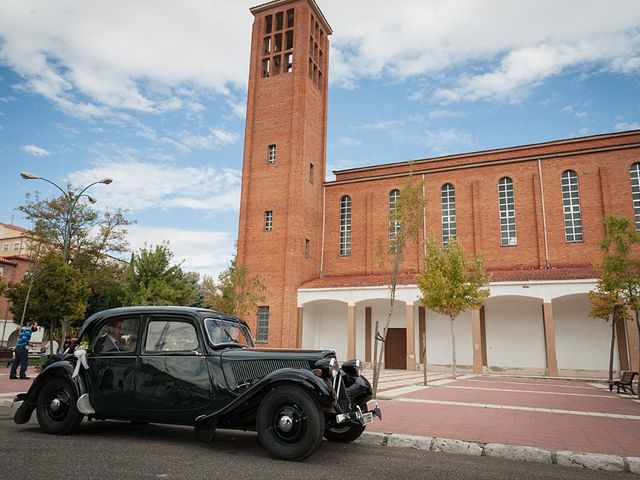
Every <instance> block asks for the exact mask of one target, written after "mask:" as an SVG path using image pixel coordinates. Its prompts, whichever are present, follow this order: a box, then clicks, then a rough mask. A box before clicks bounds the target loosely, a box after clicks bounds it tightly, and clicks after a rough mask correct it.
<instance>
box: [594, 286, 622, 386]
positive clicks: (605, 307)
mask: <svg viewBox="0 0 640 480" xmlns="http://www.w3.org/2000/svg"><path fill="white" fill-rule="evenodd" d="M589 301H590V302H591V313H590V314H589V316H590V317H592V318H601V319H603V320H605V321H607V322H608V321H609V320H611V347H610V349H609V382H612V381H613V354H614V351H615V342H616V325H617V324H619V323H620V322H624V321H625V320H626V319H627V318H629V315H628V314H627V310H626V305H625V302H624V299H623V298H622V296H621V295H620V292H619V291H606V290H604V287H603V285H602V284H600V282H598V286H597V287H596V290H595V291H591V292H589Z"/></svg>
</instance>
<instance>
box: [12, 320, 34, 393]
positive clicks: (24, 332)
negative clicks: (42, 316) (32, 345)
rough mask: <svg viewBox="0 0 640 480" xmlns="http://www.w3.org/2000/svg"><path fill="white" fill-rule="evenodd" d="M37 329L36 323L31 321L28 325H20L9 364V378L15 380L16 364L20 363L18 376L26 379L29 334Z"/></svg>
mask: <svg viewBox="0 0 640 480" xmlns="http://www.w3.org/2000/svg"><path fill="white" fill-rule="evenodd" d="M37 330H38V324H37V323H35V322H34V323H32V324H31V325H30V326H28V327H22V328H21V329H20V333H19V334H18V343H17V344H16V349H15V356H14V358H13V364H12V365H11V372H10V373H9V378H10V379H11V380H16V379H17V378H18V377H17V376H16V374H17V372H18V365H20V378H21V379H23V380H27V379H28V378H29V377H27V367H28V366H29V352H28V351H27V347H28V346H29V342H30V341H31V334H32V333H33V332H36V331H37Z"/></svg>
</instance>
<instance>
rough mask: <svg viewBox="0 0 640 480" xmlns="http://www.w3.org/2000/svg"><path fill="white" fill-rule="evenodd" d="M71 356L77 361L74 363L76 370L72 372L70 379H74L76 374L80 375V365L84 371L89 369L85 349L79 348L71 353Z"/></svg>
mask: <svg viewBox="0 0 640 480" xmlns="http://www.w3.org/2000/svg"><path fill="white" fill-rule="evenodd" d="M73 356H74V357H76V358H77V359H78V361H77V362H76V368H75V369H74V370H73V375H71V378H75V377H77V376H78V374H79V373H80V365H82V366H83V367H84V368H85V370H88V369H89V363H87V351H86V350H85V349H83V348H80V349H78V350H76V351H75V352H73Z"/></svg>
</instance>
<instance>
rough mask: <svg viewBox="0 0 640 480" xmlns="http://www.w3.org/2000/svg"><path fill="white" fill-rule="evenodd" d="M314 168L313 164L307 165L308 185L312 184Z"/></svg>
mask: <svg viewBox="0 0 640 480" xmlns="http://www.w3.org/2000/svg"><path fill="white" fill-rule="evenodd" d="M313 176H314V167H313V163H310V164H309V183H311V184H313Z"/></svg>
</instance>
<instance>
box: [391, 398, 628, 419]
mask: <svg viewBox="0 0 640 480" xmlns="http://www.w3.org/2000/svg"><path fill="white" fill-rule="evenodd" d="M396 401H398V402H412V403H427V404H431V405H455V406H459V407H476V408H491V409H497V410H520V411H527V412H538V413H558V414H562V415H580V416H584V417H603V418H622V419H625V420H640V415H622V414H618V413H601V412H579V411H576V410H560V409H555V408H536V407H517V406H513V405H496V404H492V403H468V402H449V401H446V400H422V399H418V398H398V399H397V400H396Z"/></svg>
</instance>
